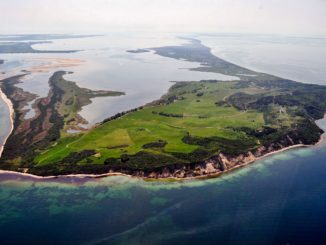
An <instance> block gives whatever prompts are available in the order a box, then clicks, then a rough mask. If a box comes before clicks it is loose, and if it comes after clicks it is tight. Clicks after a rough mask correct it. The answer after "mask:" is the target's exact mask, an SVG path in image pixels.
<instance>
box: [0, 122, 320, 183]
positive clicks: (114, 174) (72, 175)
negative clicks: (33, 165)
mask: <svg viewBox="0 0 326 245" xmlns="http://www.w3.org/2000/svg"><path fill="white" fill-rule="evenodd" d="M324 119H326V118H325V117H324ZM324 136H325V133H324V134H322V135H321V137H320V139H319V141H318V142H317V143H316V144H314V145H304V144H296V145H291V146H288V147H285V148H282V149H279V150H276V151H272V152H269V153H266V154H265V155H263V156H261V157H257V158H255V159H254V160H251V161H248V162H245V163H243V164H238V165H235V166H234V167H232V168H230V169H228V170H225V171H221V172H217V173H212V174H204V175H199V176H193V177H166V178H151V177H140V176H136V175H131V174H125V173H121V172H109V173H104V174H67V175H53V176H39V175H34V174H29V173H23V172H18V171H10V170H0V175H1V174H15V175H19V176H23V177H29V178H33V179H37V180H54V179H59V178H80V179H97V178H104V177H109V176H126V177H130V178H141V179H143V180H145V181H146V180H150V181H166V180H174V181H184V180H195V179H208V178H216V177H219V176H221V175H223V174H227V173H230V172H232V171H235V170H237V169H240V168H243V167H246V166H247V165H251V164H253V163H255V162H256V161H259V160H262V159H264V158H267V157H269V156H272V155H275V154H278V153H281V152H285V151H288V150H292V149H296V148H304V147H316V146H319V145H320V144H322V143H323V142H324V140H325V137H324Z"/></svg>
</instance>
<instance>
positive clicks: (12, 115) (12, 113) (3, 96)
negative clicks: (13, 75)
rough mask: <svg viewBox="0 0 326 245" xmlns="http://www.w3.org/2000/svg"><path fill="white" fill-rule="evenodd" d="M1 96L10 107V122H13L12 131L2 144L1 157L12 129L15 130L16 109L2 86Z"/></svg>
mask: <svg viewBox="0 0 326 245" xmlns="http://www.w3.org/2000/svg"><path fill="white" fill-rule="evenodd" d="M0 98H1V99H2V100H3V101H4V102H5V104H6V105H7V107H8V109H9V116H10V123H11V129H10V133H9V134H8V136H7V137H6V138H5V139H4V141H3V143H2V144H1V145H0V158H1V155H2V152H3V150H4V148H5V145H6V142H7V140H8V138H9V136H10V135H11V133H12V131H13V130H14V117H15V111H14V106H13V104H12V102H11V100H10V99H9V98H8V97H7V96H6V94H5V93H4V92H3V91H2V90H1V88H0Z"/></svg>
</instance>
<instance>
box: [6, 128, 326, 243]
mask: <svg viewBox="0 0 326 245" xmlns="http://www.w3.org/2000/svg"><path fill="white" fill-rule="evenodd" d="M324 124H326V123H325V122H324ZM325 158H326V144H325V143H324V144H322V145H318V146H315V147H311V148H301V149H296V150H290V151H287V152H284V153H281V154H278V155H274V156H272V157H269V158H266V159H264V160H261V161H259V162H257V163H255V164H253V165H251V166H248V167H245V168H242V169H239V170H237V171H235V172H233V173H231V174H226V175H224V176H222V177H220V178H214V179H208V180H191V181H184V182H174V183H169V182H157V181H155V182H145V181H143V180H141V179H137V178H129V177H122V176H116V177H107V178H102V179H78V178H58V179H56V180H47V181H40V180H36V179H31V178H26V177H24V178H22V177H19V175H13V174H2V175H1V178H0V237H1V240H2V241H1V243H2V244H7V243H16V244H17V243H31V244H32V243H33V244H35V243H37V244H48V243H54V244H76V243H77V244H167V243H168V244H198V243H204V242H205V243H208V244H216V243H218V242H221V243H223V244H225V243H227V244H287V243H289V244H313V243H319V244H320V243H321V242H322V241H323V240H324V234H325V231H326V184H325V179H326V162H325Z"/></svg>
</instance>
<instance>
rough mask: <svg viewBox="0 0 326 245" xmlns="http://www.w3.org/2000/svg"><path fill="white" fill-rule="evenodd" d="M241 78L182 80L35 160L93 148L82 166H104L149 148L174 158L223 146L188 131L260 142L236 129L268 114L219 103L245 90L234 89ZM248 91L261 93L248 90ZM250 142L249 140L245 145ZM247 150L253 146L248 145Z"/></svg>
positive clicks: (67, 138)
mask: <svg viewBox="0 0 326 245" xmlns="http://www.w3.org/2000/svg"><path fill="white" fill-rule="evenodd" d="M235 84H237V82H212V81H206V82H205V81H203V82H180V83H176V84H175V85H174V86H172V88H171V89H170V91H169V92H168V94H166V95H164V96H163V97H162V98H161V100H159V101H157V102H155V103H152V104H150V105H147V106H145V107H144V108H142V109H139V110H137V111H134V112H130V113H127V114H125V115H123V116H121V117H119V118H117V119H114V120H112V121H108V122H106V123H103V124H101V125H100V126H97V127H96V128H94V129H92V130H90V131H89V132H87V133H83V134H79V135H74V136H69V135H68V136H67V134H63V137H62V138H61V139H60V140H59V141H58V142H56V143H54V144H53V145H52V146H51V147H50V148H48V149H47V150H46V151H43V152H40V154H39V155H38V156H37V157H36V158H35V163H36V164H37V166H44V165H48V164H54V163H57V162H59V161H62V160H63V159H64V158H65V157H67V156H69V154H71V153H73V152H82V151H83V150H94V154H92V156H89V157H87V159H82V160H80V161H79V162H78V164H80V165H83V164H89V163H91V164H103V163H104V162H105V160H106V159H111V158H116V159H120V158H121V156H122V155H129V156H132V155H135V154H137V153H139V152H147V153H149V154H151V155H159V156H166V157H169V158H171V159H175V158H176V157H175V156H176V154H177V153H183V154H191V153H192V152H194V151H196V150H199V149H203V148H205V149H206V150H209V152H210V153H211V154H213V153H216V152H218V151H219V150H220V149H219V147H218V144H215V145H214V144H213V145H212V146H210V147H207V146H202V145H200V144H199V145H196V144H191V143H189V142H185V140H184V138H185V137H186V136H187V135H190V136H191V137H193V138H194V137H198V138H202V139H205V138H210V137H219V138H220V139H225V140H228V141H231V142H246V143H248V142H250V144H249V145H248V148H253V147H256V146H258V144H259V142H258V141H257V140H255V139H253V138H252V137H250V136H248V135H247V134H246V133H244V132H242V131H239V130H234V128H239V127H247V128H250V129H252V130H259V129H261V128H262V126H263V125H264V119H263V113H261V112H258V111H255V110H244V111H241V110H238V109H236V108H235V107H233V106H229V105H217V102H220V101H224V100H225V99H226V98H227V97H228V96H230V95H231V94H234V93H236V92H239V91H240V90H241V91H244V90H243V89H242V88H241V89H240V88H239V89H237V88H235V86H234V85H235ZM246 92H247V93H249V94H256V93H259V92H262V91H261V90H260V89H259V88H257V87H252V88H247V89H246ZM245 145H246V144H245ZM246 150H248V149H246Z"/></svg>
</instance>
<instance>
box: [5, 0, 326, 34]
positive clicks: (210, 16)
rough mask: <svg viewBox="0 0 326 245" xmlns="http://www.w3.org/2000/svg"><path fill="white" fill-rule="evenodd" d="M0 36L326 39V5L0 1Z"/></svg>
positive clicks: (232, 0)
mask: <svg viewBox="0 0 326 245" xmlns="http://www.w3.org/2000/svg"><path fill="white" fill-rule="evenodd" d="M0 17H1V21H0V33H17V32H19V33H22V32H24V33H27V32H28V33H32V32H37V33H40V32H47V33H59V32H66V33H67V32H73V33H78V32H110V31H131V30H144V31H171V32H248V33H278V34H290V35H308V36H312V35H314V36H321V35H322V36H326V0H0Z"/></svg>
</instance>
